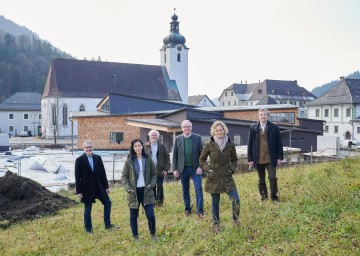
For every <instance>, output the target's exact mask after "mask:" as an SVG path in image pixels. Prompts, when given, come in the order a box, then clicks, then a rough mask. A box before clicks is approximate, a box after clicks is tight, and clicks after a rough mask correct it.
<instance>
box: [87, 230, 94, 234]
mask: <svg viewBox="0 0 360 256" xmlns="http://www.w3.org/2000/svg"><path fill="white" fill-rule="evenodd" d="M86 233H88V234H94V232H93V231H92V230H86Z"/></svg>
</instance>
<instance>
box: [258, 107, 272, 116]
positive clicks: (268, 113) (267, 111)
mask: <svg viewBox="0 0 360 256" xmlns="http://www.w3.org/2000/svg"><path fill="white" fill-rule="evenodd" d="M260 112H265V113H266V114H267V115H268V116H269V115H270V111H269V110H268V109H267V108H260V109H259V114H260Z"/></svg>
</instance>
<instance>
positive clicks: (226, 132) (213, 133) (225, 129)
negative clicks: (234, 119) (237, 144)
mask: <svg viewBox="0 0 360 256" xmlns="http://www.w3.org/2000/svg"><path fill="white" fill-rule="evenodd" d="M218 125H220V126H221V127H222V128H223V129H224V131H225V135H226V134H228V132H229V129H228V128H227V126H226V124H224V123H223V122H221V121H215V122H214V123H213V124H212V125H211V128H210V134H211V136H214V135H215V131H216V127H217V126H218Z"/></svg>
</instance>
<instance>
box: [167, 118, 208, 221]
mask: <svg viewBox="0 0 360 256" xmlns="http://www.w3.org/2000/svg"><path fill="white" fill-rule="evenodd" d="M181 129H182V131H183V133H182V134H181V135H179V136H177V137H176V139H175V144H174V150H173V158H172V165H173V170H174V176H175V177H180V180H181V185H182V190H183V200H184V205H185V216H186V217H188V216H190V215H191V205H190V201H191V198H190V177H191V178H192V180H193V182H194V188H195V196H196V213H197V215H198V217H199V218H200V219H202V218H204V197H203V191H202V169H201V167H200V164H199V157H200V154H201V151H202V149H203V143H202V139H201V136H200V135H199V134H196V133H192V132H191V131H192V123H191V122H190V121H189V120H184V121H182V123H181Z"/></svg>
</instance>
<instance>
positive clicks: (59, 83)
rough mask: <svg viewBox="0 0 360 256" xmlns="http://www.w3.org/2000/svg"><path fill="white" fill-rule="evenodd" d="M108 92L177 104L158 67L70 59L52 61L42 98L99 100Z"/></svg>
mask: <svg viewBox="0 0 360 256" xmlns="http://www.w3.org/2000/svg"><path fill="white" fill-rule="evenodd" d="M109 92H115V93H121V94H126V95H131V96H142V97H146V98H151V99H160V100H173V101H181V97H180V94H179V91H178V88H177V85H176V82H175V81H174V80H170V79H169V78H168V76H167V72H166V69H164V68H163V67H161V66H155V65H141V64H127V63H115V62H101V61H86V60H73V59H55V60H53V61H52V63H51V66H50V70H49V74H48V78H47V81H46V84H45V89H44V92H43V95H42V97H48V96H57V95H59V96H60V97H87V98H102V97H104V96H105V95H106V94H107V93H109Z"/></svg>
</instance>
